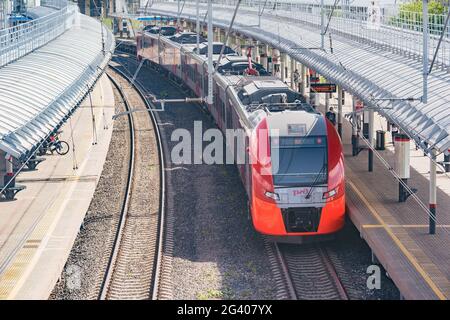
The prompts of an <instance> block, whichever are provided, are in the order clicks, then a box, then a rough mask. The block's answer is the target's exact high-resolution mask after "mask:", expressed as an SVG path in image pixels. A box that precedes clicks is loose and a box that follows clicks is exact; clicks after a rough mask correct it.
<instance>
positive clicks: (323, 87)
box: [311, 81, 337, 93]
mask: <svg viewBox="0 0 450 320" xmlns="http://www.w3.org/2000/svg"><path fill="white" fill-rule="evenodd" d="M311 82H312V81H311ZM311 89H312V90H313V91H314V92H315V93H334V92H336V90H337V88H336V85H335V84H334V83H311Z"/></svg>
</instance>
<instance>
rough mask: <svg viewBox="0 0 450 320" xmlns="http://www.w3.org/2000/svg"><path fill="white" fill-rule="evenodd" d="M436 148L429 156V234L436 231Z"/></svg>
mask: <svg viewBox="0 0 450 320" xmlns="http://www.w3.org/2000/svg"><path fill="white" fill-rule="evenodd" d="M436 214H437V212H436V150H435V149H433V150H432V151H431V157H430V226H429V232H430V234H435V233H436Z"/></svg>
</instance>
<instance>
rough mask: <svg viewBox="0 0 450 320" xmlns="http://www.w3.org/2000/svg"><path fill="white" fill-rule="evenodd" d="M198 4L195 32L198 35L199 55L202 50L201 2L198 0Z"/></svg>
mask: <svg viewBox="0 0 450 320" xmlns="http://www.w3.org/2000/svg"><path fill="white" fill-rule="evenodd" d="M196 2H197V6H196V9H197V12H196V14H197V17H196V23H195V32H196V33H197V53H198V52H199V50H200V0H196Z"/></svg>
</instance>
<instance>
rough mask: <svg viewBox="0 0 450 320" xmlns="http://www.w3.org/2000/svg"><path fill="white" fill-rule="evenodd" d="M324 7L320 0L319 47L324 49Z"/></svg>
mask: <svg viewBox="0 0 450 320" xmlns="http://www.w3.org/2000/svg"><path fill="white" fill-rule="evenodd" d="M424 1H425V0H424ZM324 31H325V9H324V0H320V48H321V49H322V50H324V49H325V33H324Z"/></svg>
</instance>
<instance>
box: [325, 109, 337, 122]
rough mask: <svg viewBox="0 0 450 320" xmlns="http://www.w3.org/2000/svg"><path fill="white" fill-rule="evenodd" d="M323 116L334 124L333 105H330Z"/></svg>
mask: <svg viewBox="0 0 450 320" xmlns="http://www.w3.org/2000/svg"><path fill="white" fill-rule="evenodd" d="M325 117H327V119H328V120H330V122H331V123H332V124H333V126H335V125H336V113H335V112H334V110H333V107H330V110H328V112H327V113H326V114H325Z"/></svg>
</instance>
